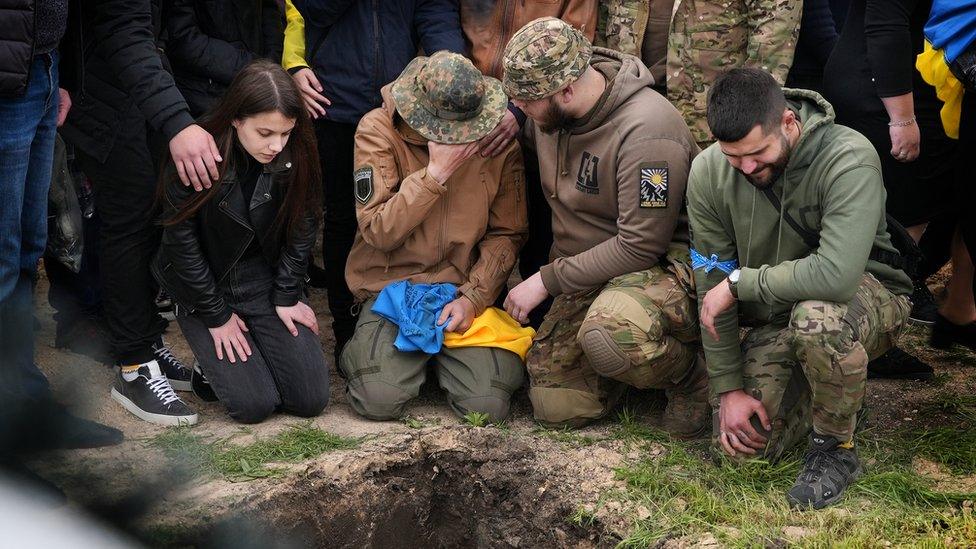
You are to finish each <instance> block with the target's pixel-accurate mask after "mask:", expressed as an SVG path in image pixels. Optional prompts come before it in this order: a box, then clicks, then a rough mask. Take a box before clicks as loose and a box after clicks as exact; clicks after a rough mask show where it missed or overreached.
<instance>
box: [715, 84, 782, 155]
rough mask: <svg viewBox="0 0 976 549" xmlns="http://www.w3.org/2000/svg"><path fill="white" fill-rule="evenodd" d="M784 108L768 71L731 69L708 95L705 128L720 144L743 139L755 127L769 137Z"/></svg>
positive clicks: (778, 91)
mask: <svg viewBox="0 0 976 549" xmlns="http://www.w3.org/2000/svg"><path fill="white" fill-rule="evenodd" d="M785 109H786V97H785V96H784V95H783V88H782V87H781V86H780V85H779V83H777V82H776V80H775V79H773V77H772V75H770V74H769V73H768V72H765V71H761V70H759V69H752V68H749V69H731V70H728V71H726V72H725V73H723V74H722V75H721V76H719V77H718V78H717V79H716V80H715V83H714V84H712V89H711V90H709V92H708V127H709V129H711V130H712V135H714V136H715V139H718V140H719V141H725V142H732V141H738V140H740V139H742V138H744V137H745V136H746V135H748V134H749V132H751V131H752V129H753V128H755V127H756V125H757V124H761V125H762V129H763V133H764V134H768V133H769V132H770V131H772V130H773V129H775V128H776V125H777V124H779V122H780V120H782V116H783V110H785Z"/></svg>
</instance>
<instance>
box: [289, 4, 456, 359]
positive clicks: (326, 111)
mask: <svg viewBox="0 0 976 549" xmlns="http://www.w3.org/2000/svg"><path fill="white" fill-rule="evenodd" d="M296 8H297V9H296ZM286 12H287V13H286V15H287V19H288V26H287V28H286V30H285V51H284V54H283V56H282V59H283V61H284V67H285V69H287V70H288V72H290V73H291V74H292V78H294V80H295V82H296V84H297V85H298V87H299V89H300V90H301V92H302V95H303V97H304V100H305V106H306V108H307V109H308V111H309V113H310V114H311V115H312V118H314V119H315V120H316V122H315V135H316V138H317V139H318V146H319V158H320V161H321V165H322V174H323V177H324V181H323V185H322V190H323V198H324V204H325V217H324V219H323V229H322V234H323V243H322V255H323V260H324V262H325V276H326V281H325V282H326V291H327V293H328V297H329V310H330V311H331V312H332V331H333V333H334V334H335V338H336V344H335V356H336V359H338V357H339V355H340V353H341V352H342V347H343V346H344V345H345V344H346V342H347V341H349V338H351V337H352V334H353V331H354V330H355V327H356V315H354V314H353V311H352V307H353V305H354V303H355V300H354V299H353V296H352V293H351V292H350V291H349V286H348V285H347V284H346V279H345V270H346V259H347V258H348V257H349V250H350V249H351V248H352V243H353V239H354V238H355V236H356V207H355V204H356V199H355V198H354V196H353V185H352V181H353V149H354V137H355V134H356V125H357V124H359V120H360V119H361V118H362V117H363V115H364V114H366V113H367V112H369V111H370V110H372V109H374V108H376V107H379V106H380V104H381V103H382V98H381V96H380V88H382V87H383V86H384V85H386V84H388V83H389V82H391V81H393V80H394V79H395V78H396V77H397V76H398V75H399V74H400V72H401V71H402V70H403V69H404V67H406V66H407V63H409V62H410V60H411V59H413V58H414V56H416V54H417V51H418V50H420V49H423V51H425V52H427V53H434V52H437V51H440V50H448V51H452V52H455V53H464V40H463V39H462V37H461V26H460V22H459V20H458V7H457V2H456V1H455V0H382V1H380V0H369V1H367V0H361V1H358V2H357V1H354V0H334V1H326V0H294V1H293V2H292V1H291V0H288V2H287V5H286Z"/></svg>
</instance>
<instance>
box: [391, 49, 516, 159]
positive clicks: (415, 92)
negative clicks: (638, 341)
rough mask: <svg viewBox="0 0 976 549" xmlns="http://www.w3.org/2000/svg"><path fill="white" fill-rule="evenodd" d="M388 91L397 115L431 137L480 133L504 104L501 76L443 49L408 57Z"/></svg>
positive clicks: (459, 139)
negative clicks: (423, 55)
mask: <svg viewBox="0 0 976 549" xmlns="http://www.w3.org/2000/svg"><path fill="white" fill-rule="evenodd" d="M391 91H392V93H393V102H394V104H395V105H396V110H397V112H398V113H400V116H402V117H403V119H404V120H405V121H406V122H407V124H408V125H409V126H410V127H411V128H413V129H414V130H416V131H417V132H418V133H420V135H422V136H424V137H425V138H427V139H429V140H431V141H434V142H436V143H449V144H454V143H471V142H472V141H477V140H479V139H481V138H482V137H484V136H486V135H488V133H489V132H490V131H491V130H493V129H495V126H497V125H498V123H499V122H501V121H502V117H504V116H505V110H506V108H507V105H508V99H507V98H506V97H505V93H504V92H503V91H502V84H501V82H499V81H498V80H495V79H494V78H489V77H487V76H483V75H482V74H481V71H479V70H478V69H476V68H475V66H474V65H472V64H471V61H468V60H467V59H466V58H465V57H463V56H461V55H459V54H456V53H450V52H446V51H440V52H437V53H435V54H434V55H432V56H430V57H417V58H416V59H414V60H413V61H411V62H410V64H409V65H407V68H405V69H403V73H401V74H400V76H399V78H397V79H396V81H395V82H393V87H392V90H391Z"/></svg>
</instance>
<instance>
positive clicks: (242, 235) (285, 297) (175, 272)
mask: <svg viewBox="0 0 976 549" xmlns="http://www.w3.org/2000/svg"><path fill="white" fill-rule="evenodd" d="M170 168H172V164H170ZM290 168H291V162H290V161H289V159H288V157H287V155H286V154H285V153H282V154H281V155H279V157H278V158H277V159H275V160H274V161H273V162H272V163H271V164H268V165H266V166H265V167H264V172H263V173H262V174H261V175H260V176H259V177H258V180H257V184H256V185H255V187H254V195H253V198H252V199H251V202H250V204H247V203H246V201H245V200H244V193H243V192H241V186H240V185H239V184H238V183H237V174H236V172H235V169H234V166H233V165H231V166H229V167H228V168H227V171H226V173H225V174H224V176H223V178H222V179H221V183H220V187H219V188H218V189H217V190H216V191H215V192H216V194H215V195H214V197H213V198H211V199H210V200H209V201H208V202H207V203H206V204H205V205H204V206H203V207H202V208H201V209H200V210H199V211H198V212H197V213H196V215H194V216H193V217H192V218H190V219H188V220H186V221H184V222H182V223H178V224H176V225H172V226H169V227H166V229H164V230H163V239H162V246H161V247H160V249H159V253H157V254H156V258H155V259H154V260H153V264H152V272H153V276H155V277H156V280H157V281H158V282H159V285H160V286H161V287H162V288H163V289H164V290H166V291H167V292H168V293H169V295H170V296H172V297H173V299H175V300H176V302H177V303H179V304H180V305H181V306H183V307H186V308H187V309H188V310H190V311H193V312H194V314H196V315H197V316H199V318H200V319H201V320H202V321H203V323H204V324H206V325H207V326H208V327H210V328H215V327H217V326H222V325H224V324H225V323H226V322H227V321H228V320H230V316H231V313H232V311H231V309H230V307H228V305H227V303H226V302H225V300H224V298H223V295H222V294H221V292H220V290H219V289H218V285H219V283H220V281H221V280H223V278H224V277H225V276H226V275H227V273H229V272H230V270H231V268H232V267H233V266H234V265H235V264H236V263H237V262H238V261H239V260H240V258H241V257H242V256H243V255H244V252H245V251H246V250H247V248H248V246H250V245H251V242H252V240H253V239H254V238H259V239H260V240H259V241H260V242H261V250H262V253H263V254H264V257H265V259H266V260H267V261H268V263H269V264H270V265H274V266H275V280H274V289H273V293H272V297H271V299H272V302H273V303H274V304H275V305H282V306H291V305H294V304H296V303H298V300H299V298H300V297H301V294H302V290H303V289H304V285H305V273H306V271H307V270H308V262H309V258H310V257H311V255H312V246H313V245H314V244H315V237H316V233H317V232H318V220H317V218H316V216H315V215H314V213H309V214H308V216H307V218H306V219H305V222H304V224H303V225H302V231H301V234H299V235H295V236H293V237H292V238H291V239H290V240H289V242H288V243H287V244H286V245H285V246H284V247H279V246H275V245H272V244H271V243H270V242H268V241H267V240H265V239H266V238H267V237H268V235H270V232H271V229H272V225H273V224H274V219H275V216H276V215H277V213H278V209H279V208H280V207H281V205H282V203H283V202H284V198H285V191H286V190H287V186H288V172H289V170H290ZM195 194H196V191H194V190H193V188H192V187H186V186H183V185H181V184H179V183H174V184H170V185H167V186H166V193H165V200H164V201H163V219H166V218H169V217H173V216H174V215H175V214H176V212H177V211H178V209H179V208H180V207H181V206H182V205H183V204H184V203H185V202H186V201H187V200H188V199H190V198H191V197H193V196H194V195H195ZM248 209H250V211H248ZM248 219H250V222H248V221H247V220H248Z"/></svg>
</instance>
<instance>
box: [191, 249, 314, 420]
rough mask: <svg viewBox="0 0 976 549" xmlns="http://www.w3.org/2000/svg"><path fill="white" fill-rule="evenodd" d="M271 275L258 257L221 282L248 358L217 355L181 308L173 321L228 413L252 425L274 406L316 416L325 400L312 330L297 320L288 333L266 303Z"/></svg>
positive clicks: (200, 324)
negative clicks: (242, 326) (239, 323)
mask: <svg viewBox="0 0 976 549" xmlns="http://www.w3.org/2000/svg"><path fill="white" fill-rule="evenodd" d="M273 276H274V275H273V273H272V271H271V267H270V266H269V265H268V263H267V261H265V259H264V258H263V257H261V256H255V257H251V258H249V259H243V260H241V261H240V262H239V263H238V264H237V265H235V266H234V267H233V268H232V269H231V271H230V273H228V274H227V276H226V277H225V278H224V280H223V281H221V284H220V291H221V293H222V294H223V295H224V299H226V300H227V304H228V305H229V306H230V307H231V309H233V310H234V312H235V313H237V316H239V317H241V320H243V321H244V324H246V325H247V328H248V330H249V331H248V332H245V334H244V336H245V337H246V338H247V343H248V345H249V346H250V347H251V352H252V354H251V356H250V357H248V359H247V362H242V361H241V360H239V359H238V360H237V362H236V363H231V362H230V361H228V360H227V356H226V354H225V355H224V359H223V360H219V359H217V353H216V351H215V350H214V341H213V338H212V337H211V336H210V330H208V329H207V327H206V325H204V324H203V322H201V321H200V319H199V318H197V317H195V316H193V314H192V313H190V314H187V312H186V311H185V310H183V308H182V307H178V308H177V315H176V320H177V322H179V324H180V329H181V330H183V336H184V337H185V338H186V341H187V343H189V344H190V348H191V349H192V350H193V354H194V356H196V359H197V360H198V361H199V362H200V369H202V370H203V373H204V375H205V376H207V379H208V380H209V381H210V385H211V387H213V390H214V393H216V394H217V398H219V399H220V401H221V402H222V403H223V404H224V406H226V407H227V412H228V413H229V414H230V417H232V418H234V419H235V420H236V421H239V422H241V423H257V422H259V421H262V420H264V419H265V418H267V417H268V416H269V415H271V413H272V412H274V411H275V410H281V411H283V412H286V413H289V414H294V415H296V416H302V417H313V416H317V415H318V414H319V413H320V412H322V410H323V409H325V406H326V404H328V402H329V366H328V364H327V363H326V362H325V357H324V356H323V355H322V345H321V343H320V342H319V338H318V336H316V335H315V334H314V333H312V331H311V330H309V329H308V328H306V327H305V326H302V325H301V324H297V323H296V327H297V328H298V336H293V335H291V333H290V332H289V331H288V329H287V328H285V325H284V323H283V322H282V321H281V319H280V318H278V314H277V313H276V312H275V307H274V305H273V304H272V303H271V289H272V283H273Z"/></svg>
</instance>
